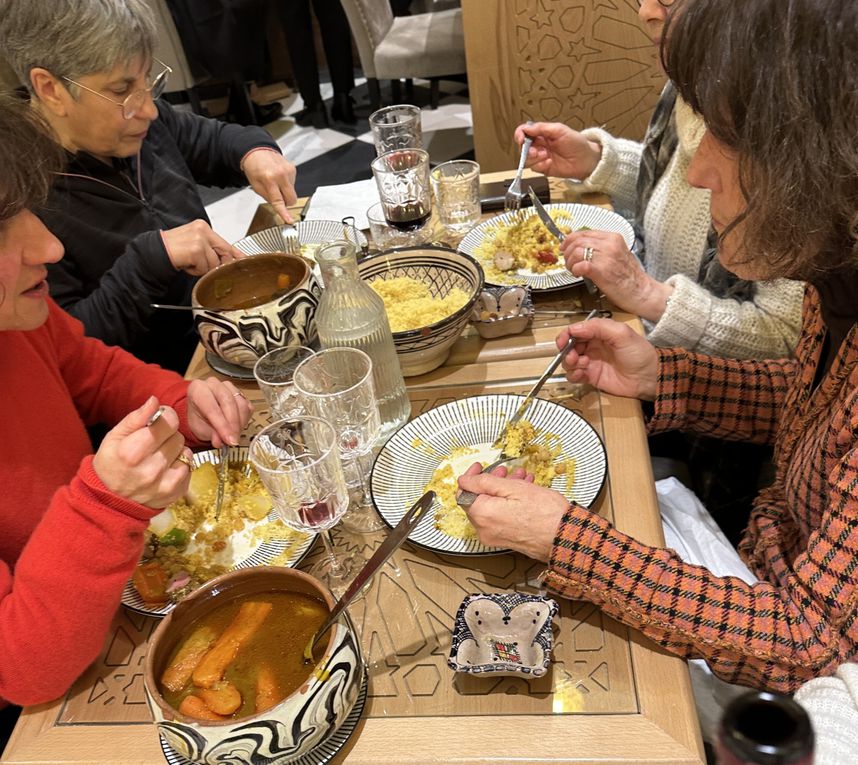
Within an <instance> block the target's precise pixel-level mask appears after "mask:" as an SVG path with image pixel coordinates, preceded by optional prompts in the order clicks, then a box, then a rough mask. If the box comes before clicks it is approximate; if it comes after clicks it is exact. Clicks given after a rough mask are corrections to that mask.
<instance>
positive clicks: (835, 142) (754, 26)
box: [460, 0, 858, 692]
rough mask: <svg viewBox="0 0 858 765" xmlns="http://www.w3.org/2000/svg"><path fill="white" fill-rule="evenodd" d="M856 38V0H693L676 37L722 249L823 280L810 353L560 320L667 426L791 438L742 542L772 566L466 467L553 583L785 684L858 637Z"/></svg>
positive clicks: (496, 529)
mask: <svg viewBox="0 0 858 765" xmlns="http://www.w3.org/2000/svg"><path fill="white" fill-rule="evenodd" d="M856 39H858V3H855V2H854V0H755V2H752V3H749V2H747V0H694V2H688V3H681V4H679V3H678V4H677V5H676V6H675V10H674V12H673V14H672V18H671V19H670V21H669V22H668V26H667V33H666V35H665V37H664V40H663V43H662V56H663V59H664V63H665V68H666V71H667V74H668V76H669V77H670V79H671V80H672V81H673V82H674V83H676V86H677V89H678V90H679V92H680V94H681V95H682V97H683V98H684V99H685V100H686V101H687V102H688V103H689V104H691V106H692V108H693V109H694V110H695V111H696V112H698V113H700V114H701V115H702V116H703V118H704V121H705V123H706V126H707V133H706V136H705V137H704V139H703V142H702V144H701V146H700V148H699V150H698V151H697V154H696V155H695V157H694V159H693V160H692V163H691V166H690V168H689V170H688V177H689V181H690V183H691V184H692V185H695V186H700V187H702V188H706V189H709V190H710V191H711V213H712V223H713V226H714V228H715V229H716V231H717V232H718V234H719V253H718V256H719V259H720V260H721V262H722V263H723V264H724V265H725V266H726V267H727V268H728V269H729V270H731V271H733V272H734V273H735V274H737V275H738V276H739V277H741V278H743V279H772V278H777V277H786V278H790V279H800V280H805V281H807V282H808V287H807V289H806V292H805V299H804V307H803V327H802V336H801V339H800V341H799V344H798V347H797V349H796V352H795V358H791V359H782V360H768V361H736V360H727V359H720V358H714V357H711V356H706V355H702V354H696V353H691V352H688V351H685V350H681V349H661V348H659V349H656V348H654V347H652V346H651V345H650V344H649V343H648V342H647V341H645V340H644V339H643V338H641V337H639V336H638V335H636V334H635V333H634V332H633V331H632V330H631V329H629V328H628V327H626V326H624V325H621V324H618V323H615V322H612V321H609V320H606V319H598V320H593V321H590V322H587V323H579V324H576V325H573V326H570V327H569V328H567V329H566V330H564V331H563V332H562V333H561V334H560V335H559V336H558V338H557V342H558V345H559V346H562V345H563V344H564V343H565V342H566V341H567V340H568V339H569V337H570V336H571V337H575V338H576V339H577V340H578V341H579V342H578V344H577V345H576V348H575V350H573V351H571V352H570V353H569V354H568V356H567V358H566V360H565V362H564V366H565V368H566V371H567V377H568V379H569V380H570V381H572V382H582V383H590V384H591V385H593V386H595V387H596V388H598V389H599V390H602V391H605V392H607V393H610V394H615V395H621V396H631V397H637V398H639V399H642V400H646V401H652V402H653V403H654V415H653V416H652V418H651V419H650V421H649V428H650V431H651V432H659V431H663V430H668V429H673V428H685V429H691V430H694V431H697V432H699V433H705V434H709V435H714V436H717V437H720V438H730V439H734V440H746V441H754V442H758V443H771V444H773V445H774V448H775V465H776V477H775V480H774V482H773V484H772V485H771V486H770V487H769V488H767V489H765V490H763V491H762V492H761V493H760V494H759V496H758V497H757V499H756V500H755V505H754V511H753V513H752V515H751V518H750V521H749V525H748V527H747V529H746V532H745V536H744V539H743V541H742V543H741V544H740V547H739V552H740V554H741V556H742V558H743V559H744V561H745V563H746V564H747V565H748V567H749V568H750V569H751V571H752V572H753V574H754V575H755V577H756V578H757V581H756V582H755V583H753V584H749V583H747V582H745V581H743V580H741V579H739V578H735V577H729V576H716V575H715V574H713V573H712V572H711V571H710V570H709V569H707V568H706V567H704V566H701V565H692V564H690V563H688V562H685V561H684V560H683V559H682V558H680V556H678V555H677V554H676V552H674V551H673V550H672V549H665V548H657V547H652V546H649V545H645V544H642V543H640V542H638V541H637V540H635V539H633V538H631V537H630V536H628V535H627V534H624V533H622V532H621V531H619V530H617V529H616V528H615V527H614V526H613V525H612V524H611V523H609V522H608V521H606V520H605V519H604V518H600V517H599V516H597V515H595V514H594V513H591V512H590V511H588V510H587V509H585V508H583V507H581V506H579V505H577V504H575V503H574V502H573V503H571V505H570V504H569V503H568V502H567V501H566V499H565V498H564V497H562V496H561V495H559V494H558V493H557V492H553V491H551V490H549V489H543V488H540V487H536V486H533V485H532V484H529V483H526V482H525V481H523V480H514V479H513V477H501V476H498V475H478V474H476V473H477V468H476V466H475V467H473V468H471V470H469V471H468V474H466V475H465V476H463V477H462V478H460V485H461V487H462V488H463V489H467V490H470V491H474V492H477V493H482V494H483V495H484V496H481V497H480V498H478V500H477V501H476V502H475V503H474V505H473V506H472V508H471V511H470V518H471V521H472V522H473V524H474V526H475V527H476V529H477V531H478V534H479V536H480V538H481V540H482V541H483V542H485V543H486V544H491V545H500V546H503V547H510V548H513V549H516V550H519V551H521V552H523V553H526V554H527V555H530V556H531V557H533V558H536V559H538V560H543V561H547V562H548V565H549V569H548V573H547V575H546V579H545V581H546V584H547V585H548V586H549V587H550V588H552V589H553V590H555V591H556V592H558V593H560V594H562V595H564V596H566V597H569V598H576V599H585V600H588V601H591V602H593V603H595V604H598V605H599V606H600V607H601V608H602V609H603V610H604V611H605V612H606V613H608V614H610V615H611V616H613V617H614V618H616V619H618V620H619V621H621V622H623V623H625V624H627V625H629V626H632V627H635V628H637V629H639V630H640V631H641V632H643V633H645V634H646V635H647V636H649V637H651V638H652V639H654V640H655V641H657V642H658V643H660V644H661V645H662V646H664V647H665V648H666V649H667V650H669V651H672V652H674V653H676V654H679V655H681V656H684V657H688V658H702V659H704V660H705V661H706V663H707V664H708V665H709V667H710V668H711V670H712V671H713V672H714V673H715V674H716V675H717V676H718V677H720V678H721V679H723V680H725V681H727V682H728V683H738V684H742V685H747V686H754V687H758V688H768V689H774V690H780V691H787V692H791V691H794V690H795V689H796V688H797V687H798V686H799V685H800V684H801V683H802V682H804V681H805V680H808V679H809V678H812V677H814V676H818V675H830V674H833V673H834V671H835V669H836V668H837V666H838V665H839V664H840V663H841V662H843V661H846V660H849V659H852V658H854V657H855V655H856V653H858V610H856V602H858V329H856V327H855V323H856V320H858V132H856V125H858V88H856V87H855V83H856V82H858V49H856V47H855V45H854V41H855V40H856ZM726 52H729V55H727V53H726ZM598 257H599V253H598V252H594V253H593V254H592V258H593V259H594V260H595V259H597V258H598ZM525 513H526V517H527V518H528V522H527V524H526V525H524V524H519V523H517V522H516V517H519V518H520V517H522V516H523V515H524V514H525Z"/></svg>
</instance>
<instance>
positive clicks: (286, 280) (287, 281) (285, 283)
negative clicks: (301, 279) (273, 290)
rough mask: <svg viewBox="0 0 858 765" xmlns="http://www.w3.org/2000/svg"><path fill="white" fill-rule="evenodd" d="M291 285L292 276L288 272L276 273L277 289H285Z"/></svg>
mask: <svg viewBox="0 0 858 765" xmlns="http://www.w3.org/2000/svg"><path fill="white" fill-rule="evenodd" d="M291 286H292V277H291V276H289V274H277V289H278V290H287V289H289V287H291Z"/></svg>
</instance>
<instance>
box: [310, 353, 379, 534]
mask: <svg viewBox="0 0 858 765" xmlns="http://www.w3.org/2000/svg"><path fill="white" fill-rule="evenodd" d="M293 380H294V383H295V388H296V389H297V390H298V392H299V393H300V395H301V400H302V401H303V403H304V408H305V409H306V411H307V413H308V414H310V415H314V416H316V417H321V418H323V419H325V420H327V421H328V422H330V423H331V425H333V426H334V429H335V430H336V432H337V435H338V437H339V448H340V458H341V459H342V462H343V472H344V473H345V476H346V485H347V486H348V487H349V488H350V489H358V488H359V489H360V491H361V499H360V501H359V502H358V503H356V504H355V506H354V507H353V508H351V509H350V510H349V512H348V513H347V514H346V515H345V517H344V518H343V527H344V528H346V529H348V530H349V531H355V532H358V533H366V532H369V531H378V530H379V529H382V528H384V522H383V521H382V520H381V519H380V518H379V516H378V514H377V513H376V512H375V510H374V508H373V506H372V496H371V494H370V489H369V472H370V468H371V467H372V459H373V448H374V447H375V445H376V442H377V441H378V437H379V433H380V432H381V418H380V416H379V412H378V400H377V399H376V397H375V385H374V384H373V380H372V360H371V359H370V357H369V356H367V355H366V353H364V352H363V351H361V350H358V349H357V348H328V349H327V350H324V351H320V352H319V353H316V354H315V355H313V356H311V357H310V358H307V359H305V360H304V361H302V362H301V363H300V364H299V365H298V367H297V369H296V370H295V374H294V377H293Z"/></svg>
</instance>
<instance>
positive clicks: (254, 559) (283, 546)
mask: <svg viewBox="0 0 858 765" xmlns="http://www.w3.org/2000/svg"><path fill="white" fill-rule="evenodd" d="M229 461H230V464H231V465H232V466H233V467H234V466H235V465H236V464H237V463H241V464H243V465H244V469H245V471H248V472H249V470H250V464H249V463H248V462H247V447H246V446H233V447H231V448H230V450H229ZM192 462H193V465H194V467H198V466H199V465H202V464H203V463H204V462H211V463H213V464H214V465H218V464H219V462H220V452H219V450H217V449H210V450H208V451H205V452H197V453H196V454H195V455H194V456H193V460H192ZM268 521H271V522H277V521H278V517H277V514H276V513H275V512H274V511H273V510H272V511H271V512H270V513H269V514H268V516H267V517H266V518H265V520H264V521H257V522H256V523H260V524H261V523H266V522H268ZM252 528H253V522H250V523H248V524H247V526H246V530H247V531H250V530H251V529H252ZM284 531H286V530H285V529H284ZM286 533H289V532H288V531H287V532H286ZM314 539H315V536H314V535H311V534H307V535H302V536H299V537H294V536H285V535H284V537H283V538H282V539H272V540H269V541H265V542H262V543H261V544H258V545H257V546H256V547H253V546H251V545H249V544H247V540H246V539H244V540H239V541H236V542H234V547H233V550H234V553H235V558H234V562H233V568H234V569H235V568H250V567H251V566H264V565H266V564H267V563H268V562H270V561H271V560H272V559H274V558H276V557H277V556H278V555H280V554H281V553H283V552H285V551H286V550H290V553H291V554H290V555H289V557H288V559H287V562H286V564H285V565H287V566H297V565H298V563H300V562H301V560H302V559H303V557H304V556H305V555H306V554H307V552H308V551H309V549H310V547H311V546H312V544H313V540H314ZM242 541H243V542H244V544H242ZM122 604H123V605H124V606H125V607H126V608H130V609H131V610H132V611H137V612H139V613H141V614H146V615H147V616H165V615H166V614H168V613H170V611H172V610H173V608H174V607H175V604H174V603H165V604H164V605H162V606H153V605H150V604H148V603H146V601H144V600H143V599H142V598H141V597H140V596H139V595H138V594H137V590H135V589H134V585H132V584H131V581H130V580H129V581H128V582H127V583H126V585H125V590H124V591H123V592H122Z"/></svg>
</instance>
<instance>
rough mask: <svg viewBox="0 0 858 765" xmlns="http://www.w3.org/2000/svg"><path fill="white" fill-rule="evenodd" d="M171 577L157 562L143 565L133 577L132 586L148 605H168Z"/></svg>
mask: <svg viewBox="0 0 858 765" xmlns="http://www.w3.org/2000/svg"><path fill="white" fill-rule="evenodd" d="M168 581H169V577H168V576H167V572H166V571H165V570H164V567H163V566H162V565H161V564H160V563H159V562H158V561H156V560H150V561H148V562H146V563H141V564H140V565H139V566H137V568H135V569H134V573H133V574H132V575H131V584H133V585H134V589H135V590H137V592H138V593H140V597H141V598H143V600H145V601H146V602H147V603H152V604H155V603H166V602H167V601H168V600H169V598H168V596H167V582H168Z"/></svg>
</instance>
